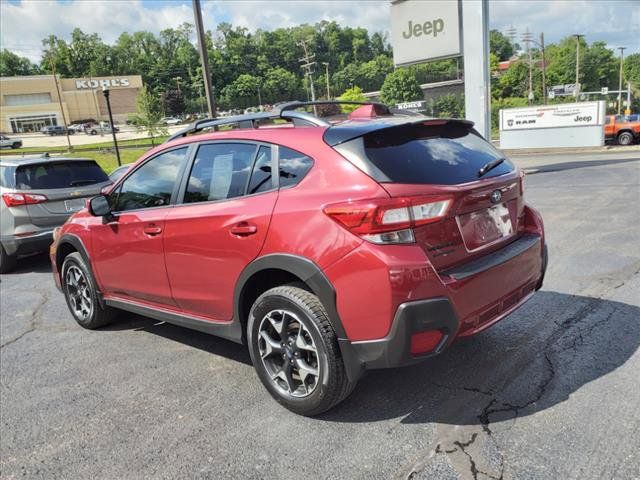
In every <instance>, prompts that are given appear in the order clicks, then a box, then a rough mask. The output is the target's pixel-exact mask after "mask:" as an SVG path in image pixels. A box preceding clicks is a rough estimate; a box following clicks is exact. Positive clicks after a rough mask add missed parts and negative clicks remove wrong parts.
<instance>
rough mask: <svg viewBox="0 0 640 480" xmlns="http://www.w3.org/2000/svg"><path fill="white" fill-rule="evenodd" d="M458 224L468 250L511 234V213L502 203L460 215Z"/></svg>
mask: <svg viewBox="0 0 640 480" xmlns="http://www.w3.org/2000/svg"><path fill="white" fill-rule="evenodd" d="M458 225H459V226H460V233H462V239H463V240H464V244H465V246H466V247H467V250H469V251H473V250H476V249H478V248H480V247H483V246H486V245H488V244H491V243H494V242H496V241H498V240H501V239H503V238H505V237H509V236H511V235H513V224H512V222H511V215H510V214H509V208H508V207H507V205H506V204H504V203H501V204H500V205H494V206H493V207H489V208H486V209H484V210H478V211H477V212H471V213H467V214H465V215H460V216H458Z"/></svg>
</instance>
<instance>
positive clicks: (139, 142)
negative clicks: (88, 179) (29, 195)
mask: <svg viewBox="0 0 640 480" xmlns="http://www.w3.org/2000/svg"><path fill="white" fill-rule="evenodd" d="M71 138H72V139H73V135H72V136H71ZM167 138H169V137H164V136H163V137H155V138H154V139H153V143H154V144H155V145H160V144H161V143H162V142H164V141H165V140H166V139H167ZM71 142H72V143H73V140H71ZM131 145H135V146H140V147H149V148H151V147H152V146H153V145H152V144H151V138H132V139H130V140H118V146H119V147H126V146H131ZM112 147H113V140H111V141H106V142H100V143H89V144H86V145H73V152H74V153H77V152H90V151H92V150H100V149H102V148H112ZM68 150H69V149H68V147H67V146H66V145H64V146H58V147H23V148H17V149H15V150H13V149H8V148H7V149H2V150H0V155H20V154H22V153H40V152H49V153H67V152H68ZM121 154H122V152H121Z"/></svg>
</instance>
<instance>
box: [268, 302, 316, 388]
mask: <svg viewBox="0 0 640 480" xmlns="http://www.w3.org/2000/svg"><path fill="white" fill-rule="evenodd" d="M258 350H259V352H260V358H261V361H262V364H263V366H264V368H265V369H266V371H267V373H268V374H269V376H270V377H271V380H272V382H273V383H274V385H275V386H276V388H277V389H278V390H279V391H280V392H282V393H284V394H287V395H291V396H293V397H298V398H301V397H306V396H308V395H310V394H311V393H313V391H314V390H315V389H316V387H317V386H318V382H319V378H320V361H319V357H318V349H317V347H316V344H315V342H314V340H313V338H312V337H311V333H310V332H309V329H308V328H307V327H306V326H305V324H304V323H303V322H302V321H301V320H300V318H299V317H298V316H297V315H296V314H294V313H293V312H290V311H287V310H272V311H270V312H269V313H267V314H266V315H265V316H264V317H263V318H262V320H261V322H260V326H259V328H258Z"/></svg>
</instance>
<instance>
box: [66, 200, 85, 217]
mask: <svg viewBox="0 0 640 480" xmlns="http://www.w3.org/2000/svg"><path fill="white" fill-rule="evenodd" d="M84 204H85V200H84V198H76V199H73V200H65V201H64V209H65V210H66V211H67V212H69V213H74V212H79V211H80V210H82V209H83V208H84Z"/></svg>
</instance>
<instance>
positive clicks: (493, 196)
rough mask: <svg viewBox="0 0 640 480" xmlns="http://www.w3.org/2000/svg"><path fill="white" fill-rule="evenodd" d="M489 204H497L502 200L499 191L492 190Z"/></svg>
mask: <svg viewBox="0 0 640 480" xmlns="http://www.w3.org/2000/svg"><path fill="white" fill-rule="evenodd" d="M490 198H491V203H498V202H499V201H500V200H502V192H501V191H500V190H494V191H493V192H491V197H490Z"/></svg>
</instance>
